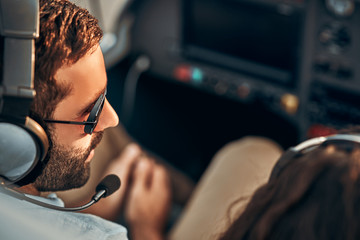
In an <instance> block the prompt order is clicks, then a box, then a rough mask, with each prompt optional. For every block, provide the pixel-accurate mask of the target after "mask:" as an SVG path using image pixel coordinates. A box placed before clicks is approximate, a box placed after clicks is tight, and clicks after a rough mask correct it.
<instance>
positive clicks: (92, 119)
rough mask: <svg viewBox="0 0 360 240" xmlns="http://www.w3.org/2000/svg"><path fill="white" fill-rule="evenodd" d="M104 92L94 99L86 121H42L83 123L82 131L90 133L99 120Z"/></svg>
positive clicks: (104, 96) (48, 120)
mask: <svg viewBox="0 0 360 240" xmlns="http://www.w3.org/2000/svg"><path fill="white" fill-rule="evenodd" d="M106 92H107V90H106V89H105V92H104V93H103V94H101V95H100V96H99V98H98V99H97V100H96V102H95V104H94V106H93V108H92V109H91V111H90V114H89V117H88V119H87V120H86V121H83V122H77V121H64V120H53V119H44V122H47V123H61V124H73V125H85V127H84V132H85V133H86V134H92V133H93V131H94V129H95V128H96V125H97V123H98V121H99V117H100V114H101V111H102V109H103V107H104V104H105V98H106Z"/></svg>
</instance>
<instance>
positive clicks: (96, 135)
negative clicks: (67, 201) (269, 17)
mask: <svg viewBox="0 0 360 240" xmlns="http://www.w3.org/2000/svg"><path fill="white" fill-rule="evenodd" d="M55 79H56V81H57V82H58V83H60V84H69V85H70V86H71V92H70V94H69V95H68V96H66V97H65V98H64V99H63V100H62V101H61V102H60V103H59V104H58V105H57V106H56V108H55V111H54V114H53V119H54V120H68V121H80V122H82V121H86V120H87V118H88V116H89V112H90V110H91V108H92V107H93V105H94V103H95V102H96V100H97V99H98V98H99V96H100V95H101V94H103V93H104V92H105V89H106V85H107V78H106V71H105V64H104V60H103V55H102V52H101V49H100V47H97V49H96V50H95V52H93V53H92V54H90V55H86V56H85V57H83V58H81V59H80V60H79V61H77V62H76V63H75V64H72V65H67V66H63V67H62V68H60V69H59V70H58V71H57V72H56V74H55ZM118 121H119V119H118V116H117V115H116V113H115V111H114V109H113V108H112V107H111V105H110V104H109V102H108V101H107V100H105V104H104V107H103V110H102V113H101V115H100V118H99V122H98V124H97V126H96V128H95V130H94V132H93V133H92V134H91V135H89V134H86V133H85V132H84V125H70V124H57V123H51V125H49V126H50V130H51V136H50V137H51V139H52V143H53V146H52V148H51V149H50V150H49V153H48V154H49V155H48V156H49V161H48V163H47V165H46V167H45V168H44V171H43V173H42V174H41V175H40V176H39V177H38V178H37V179H36V181H35V183H34V185H35V187H36V188H37V189H38V190H40V191H57V190H67V189H71V188H77V187H81V186H83V185H84V184H85V183H86V181H87V180H88V178H89V173H90V168H89V164H90V160H91V159H92V157H93V155H94V148H95V147H96V146H97V145H98V143H99V142H100V140H101V137H102V133H103V130H104V129H106V128H108V127H113V126H116V125H117V124H118Z"/></svg>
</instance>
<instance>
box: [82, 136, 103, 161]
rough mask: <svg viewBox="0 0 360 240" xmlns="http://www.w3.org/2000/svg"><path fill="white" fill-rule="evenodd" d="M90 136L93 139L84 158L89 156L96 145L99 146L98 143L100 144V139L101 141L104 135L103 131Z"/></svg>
mask: <svg viewBox="0 0 360 240" xmlns="http://www.w3.org/2000/svg"><path fill="white" fill-rule="evenodd" d="M92 135H93V138H92V139H91V143H90V146H89V147H88V149H87V150H86V156H89V155H90V152H91V151H92V150H93V149H95V148H96V147H97V145H99V143H100V142H101V139H102V137H103V135H104V131H101V132H96V133H93V134H92Z"/></svg>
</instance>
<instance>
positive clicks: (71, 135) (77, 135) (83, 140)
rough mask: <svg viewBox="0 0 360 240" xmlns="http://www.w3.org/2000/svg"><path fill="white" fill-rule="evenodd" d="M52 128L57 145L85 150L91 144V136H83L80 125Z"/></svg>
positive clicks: (82, 129)
mask: <svg viewBox="0 0 360 240" xmlns="http://www.w3.org/2000/svg"><path fill="white" fill-rule="evenodd" d="M57 125H58V126H56V127H55V128H54V133H55V139H53V140H54V142H55V144H57V145H62V146H69V148H81V149H85V148H87V147H89V145H90V143H91V135H89V134H84V126H82V125H62V126H61V124H57Z"/></svg>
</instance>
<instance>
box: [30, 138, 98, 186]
mask: <svg viewBox="0 0 360 240" xmlns="http://www.w3.org/2000/svg"><path fill="white" fill-rule="evenodd" d="M102 136H103V132H98V133H93V137H92V139H91V143H90V146H89V147H88V148H86V149H80V148H70V149H69V148H66V147H65V146H62V145H56V144H53V145H52V148H51V149H50V150H49V152H48V156H47V158H48V161H47V162H46V165H45V167H44V168H43V170H42V173H41V174H40V175H39V176H38V177H37V178H36V180H35V182H34V186H35V188H37V189H38V190H39V191H63V190H69V189H73V188H79V187H82V186H83V185H84V184H85V183H86V182H87V181H88V179H89V177H90V164H89V162H87V163H85V160H86V159H87V158H88V156H89V155H90V152H91V151H92V150H93V149H95V147H96V146H97V145H98V144H99V143H100V141H101V139H102Z"/></svg>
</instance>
